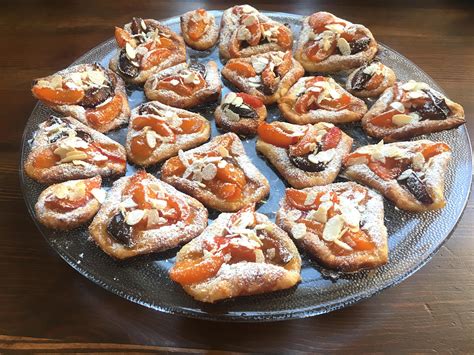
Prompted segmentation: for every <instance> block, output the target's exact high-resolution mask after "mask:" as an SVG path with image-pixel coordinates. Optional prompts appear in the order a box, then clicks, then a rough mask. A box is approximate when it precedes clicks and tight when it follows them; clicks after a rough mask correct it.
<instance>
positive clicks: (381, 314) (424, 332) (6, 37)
mask: <svg viewBox="0 0 474 355" xmlns="http://www.w3.org/2000/svg"><path fill="white" fill-rule="evenodd" d="M471 4H472V2H471ZM232 5H234V3H232V2H229V1H206V2H198V1H165V0H159V1H139V0H133V1H125V0H115V1H109V2H105V1H104V2H102V1H100V2H99V1H90V2H85V1H80V0H77V1H68V2H66V1H64V2H60V1H23V0H16V1H10V2H3V3H2V11H1V12H0V27H1V31H0V32H1V33H2V35H1V36H0V44H1V48H3V50H2V56H1V57H0V67H1V68H2V75H1V79H0V100H1V101H0V102H1V105H2V106H1V107H2V113H3V114H2V118H1V119H0V231H1V232H0V352H1V351H5V350H28V351H125V350H129V351H135V352H157V351H160V350H161V351H180V352H186V351H190V352H196V351H204V350H216V351H224V350H225V351H253V352H262V351H268V352H284V351H285V352H289V351H306V352H328V351H341V352H342V351H351V352H384V351H387V352H405V351H411V352H423V353H425V352H438V351H440V352H454V353H457V352H465V353H466V352H471V353H472V352H474V337H473V335H474V241H473V237H474V232H473V231H474V198H473V197H472V195H471V197H470V200H469V203H468V206H467V209H466V210H465V212H464V216H463V218H462V219H461V221H460V222H459V225H458V226H457V228H456V230H455V232H454V233H453V234H452V236H451V238H450V239H449V241H448V242H447V243H446V244H445V245H444V246H443V247H442V248H441V250H440V251H439V252H438V253H437V255H436V256H435V257H434V258H433V259H432V260H431V261H430V262H429V263H428V264H427V265H426V266H425V267H423V268H422V269H421V270H420V271H418V272H417V273H416V274H415V275H413V276H412V277H410V278H409V279H408V280H406V281H404V282H403V283H401V284H400V285H398V286H396V287H393V288H390V289H387V290H385V291H383V292H382V293H380V294H378V295H376V296H374V297H372V298H370V299H368V300H365V301H362V302H360V303H358V304H356V305H353V306H351V307H349V308H346V309H342V310H339V311H336V312H332V313H330V314H326V315H322V316H318V317H313V318H308V319H301V320H293V321H285V322H276V323H266V324H232V323H213V322H207V321H200V320H193V319H187V318H183V317H179V316H173V315H167V314H161V313H159V312H155V311H152V310H149V309H147V308H144V307H141V306H139V305H136V304H133V303H131V302H128V301H126V300H125V299H122V298H120V297H118V296H115V295H113V294H111V293H109V292H107V291H106V290H104V289H102V288H101V287H99V286H97V285H95V284H94V283H92V282H91V281H89V280H87V279H86V278H84V277H83V276H81V275H79V273H77V272H76V271H74V270H73V269H72V268H71V267H69V266H68V265H67V264H66V263H65V262H63V261H62V260H61V259H60V257H59V256H58V255H57V254H56V253H55V252H54V251H53V250H52V249H50V248H49V246H48V245H47V243H46V242H45V241H44V239H43V238H42V236H41V235H40V233H39V231H38V230H37V229H36V228H35V225H34V223H33V221H32V220H31V218H30V216H29V214H28V212H27V210H26V207H25V203H24V202H23V198H22V195H21V191H20V186H19V176H18V166H19V149H20V142H21V138H22V133H23V128H24V126H25V123H26V121H27V119H28V116H29V114H30V112H31V110H32V108H33V106H34V105H35V103H36V101H35V100H34V99H33V97H32V96H31V94H30V85H31V80H32V79H33V78H36V77H40V76H44V75H49V74H51V73H53V72H55V71H57V70H59V69H62V68H63V67H65V66H67V65H69V64H70V63H71V62H72V61H73V60H75V59H76V58H77V57H79V56H80V55H82V54H83V53H84V52H86V51H88V50H89V49H91V48H92V47H94V46H96V45H97V44H98V43H100V42H102V41H104V40H106V39H108V38H110V37H111V36H112V35H113V27H114V26H115V25H122V24H124V23H126V22H128V20H129V19H130V18H131V16H142V17H150V18H157V19H160V18H166V17H169V16H175V15H179V14H182V13H183V12H185V11H188V10H192V9H195V8H197V7H205V8H208V9H224V8H227V7H230V6H232ZM253 5H254V6H255V7H257V8H258V9H260V10H269V11H281V12H291V13H297V14H302V15H307V14H311V13H312V12H315V11H318V10H326V11H330V12H333V13H335V14H336V15H337V16H339V17H342V18H347V19H349V20H350V21H352V22H356V23H362V24H365V25H366V26H367V27H369V28H370V29H371V30H372V32H373V33H374V35H375V37H376V38H377V39H378V40H379V41H380V42H382V43H384V44H387V45H388V46H390V47H392V48H393V49H395V50H397V51H399V52H401V53H403V54H404V55H405V56H407V57H408V58H409V59H411V60H412V61H413V62H415V63H416V64H417V65H418V66H420V67H421V68H422V69H423V70H425V71H426V72H427V73H428V74H429V75H430V76H431V77H433V78H434V79H435V80H436V81H437V82H438V83H439V84H440V85H441V87H443V89H444V90H445V91H446V92H447V94H448V96H450V97H451V98H452V99H453V100H455V101H457V102H459V103H461V104H462V105H463V106H464V108H465V111H466V114H467V119H468V123H467V127H468V129H469V130H470V134H471V139H472V138H474V136H473V132H474V120H472V119H471V115H472V112H474V7H473V6H472V5H470V4H469V2H468V1H466V2H457V1H449V2H448V1H416V2H414V1H408V0H399V1H388V2H383V3H382V2H376V1H346V2H335V1H330V0H324V1H317V0H308V1H301V2H300V1H296V0H293V1H268V0H260V1H257V2H255V3H254V4H253Z"/></svg>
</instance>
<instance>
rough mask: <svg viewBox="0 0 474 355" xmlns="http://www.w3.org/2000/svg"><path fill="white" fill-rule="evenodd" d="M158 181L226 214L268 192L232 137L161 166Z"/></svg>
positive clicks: (259, 199) (232, 135) (192, 151)
mask: <svg viewBox="0 0 474 355" xmlns="http://www.w3.org/2000/svg"><path fill="white" fill-rule="evenodd" d="M161 178H162V179H163V181H166V182H167V183H169V184H171V185H173V186H174V187H176V188H177V189H178V190H181V191H183V192H184V193H187V194H189V195H191V196H193V197H195V198H196V199H198V200H199V201H201V202H202V203H203V204H204V205H205V206H207V207H210V208H214V209H216V210H219V211H225V212H233V211H237V210H239V209H241V208H242V207H244V206H246V205H248V204H250V203H256V202H259V201H261V200H262V199H263V198H264V197H265V196H267V195H268V193H269V191H270V186H269V184H268V181H267V179H266V178H265V176H263V175H262V174H261V173H260V171H258V169H257V168H256V167H255V166H254V165H253V164H252V162H251V161H250V159H249V158H248V157H247V155H246V154H245V150H244V147H243V145H242V142H241V141H240V139H239V137H238V136H237V135H235V134H234V133H226V134H223V135H220V136H217V137H215V138H213V139H212V140H211V141H210V142H209V143H206V144H204V145H202V146H200V147H198V148H194V149H191V150H188V151H187V152H184V153H183V152H181V151H180V153H179V154H178V156H177V157H173V158H171V159H168V160H167V161H166V162H165V163H164V164H163V167H162V169H161Z"/></svg>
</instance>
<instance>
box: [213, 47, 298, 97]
mask: <svg viewBox="0 0 474 355" xmlns="http://www.w3.org/2000/svg"><path fill="white" fill-rule="evenodd" d="M222 75H223V76H224V77H225V78H226V79H227V80H229V81H230V82H231V83H232V84H233V85H234V86H236V87H237V88H238V89H239V90H241V91H243V92H245V93H247V94H250V95H254V96H257V97H258V98H260V99H261V100H262V101H263V102H264V103H265V104H272V103H275V102H276V101H277V100H278V99H279V98H280V97H282V96H283V95H285V94H286V92H287V91H288V90H289V88H290V87H291V86H292V85H293V84H294V83H296V81H298V79H299V78H301V77H302V76H303V75H304V69H303V67H302V66H301V65H300V64H299V63H298V62H297V61H296V60H295V59H294V58H293V57H292V55H291V52H290V51H288V52H268V53H264V54H257V55H254V56H251V57H248V58H236V59H231V60H229V61H228V62H227V63H226V65H225V66H224V68H222Z"/></svg>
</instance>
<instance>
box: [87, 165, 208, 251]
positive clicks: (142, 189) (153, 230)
mask: <svg viewBox="0 0 474 355" xmlns="http://www.w3.org/2000/svg"><path fill="white" fill-rule="evenodd" d="M206 225H207V210H206V208H204V206H203V205H202V204H201V203H200V202H198V201H196V200H195V199H194V198H192V197H189V196H187V195H185V194H183V193H181V192H179V191H176V189H175V188H174V187H172V186H170V185H168V184H166V183H164V182H162V181H160V180H158V179H157V178H156V177H154V176H153V175H151V174H147V173H146V172H145V171H144V170H139V171H138V172H136V173H135V175H133V176H126V177H122V178H120V179H119V180H117V181H116V182H115V183H114V185H113V186H112V189H111V190H110V191H109V193H108V195H107V198H106V200H105V201H104V203H103V204H102V207H101V209H100V210H99V212H98V213H97V215H96V216H95V218H94V220H93V221H92V223H91V225H90V226H89V233H90V235H91V237H92V239H93V240H94V241H95V242H96V244H97V245H98V246H99V247H100V248H101V249H102V250H103V251H104V252H106V253H107V254H109V255H110V256H112V257H114V258H116V259H126V258H130V257H133V256H136V255H140V254H148V253H153V252H159V251H164V250H168V249H172V248H176V247H177V246H178V245H180V244H183V243H186V242H188V241H190V240H191V239H193V238H195V237H196V236H198V235H199V234H200V233H201V232H202V231H203V230H204V228H205V227H206Z"/></svg>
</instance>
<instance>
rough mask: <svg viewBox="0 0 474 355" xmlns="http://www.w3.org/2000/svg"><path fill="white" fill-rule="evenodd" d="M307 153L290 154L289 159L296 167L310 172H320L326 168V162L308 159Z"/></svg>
mask: <svg viewBox="0 0 474 355" xmlns="http://www.w3.org/2000/svg"><path fill="white" fill-rule="evenodd" d="M309 154H312V153H308V154H306V155H302V156H292V155H290V156H289V157H290V161H291V162H292V163H293V165H295V166H296V167H297V168H298V169H301V170H304V171H308V172H311V173H315V172H320V171H323V170H324V169H326V166H327V163H323V162H318V163H313V162H312V161H310V160H309V159H308V156H309Z"/></svg>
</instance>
